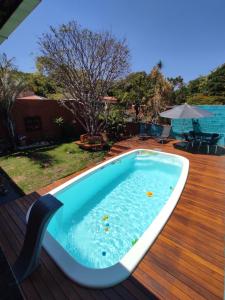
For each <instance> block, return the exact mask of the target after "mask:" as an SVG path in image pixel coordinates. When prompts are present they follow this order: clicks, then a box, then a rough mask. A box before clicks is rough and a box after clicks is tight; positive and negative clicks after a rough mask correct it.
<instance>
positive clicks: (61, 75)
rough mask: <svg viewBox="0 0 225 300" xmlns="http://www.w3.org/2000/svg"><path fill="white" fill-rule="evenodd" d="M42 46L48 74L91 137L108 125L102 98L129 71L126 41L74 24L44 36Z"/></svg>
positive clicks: (67, 105)
mask: <svg viewBox="0 0 225 300" xmlns="http://www.w3.org/2000/svg"><path fill="white" fill-rule="evenodd" d="M39 43H40V46H41V51H42V55H43V57H45V59H42V64H43V61H44V62H47V63H46V68H45V69H46V70H47V72H48V73H49V74H51V75H52V76H53V77H54V79H55V80H56V82H57V83H58V84H60V85H61V87H62V93H63V95H64V98H65V99H67V100H71V101H67V100H65V101H63V102H62V104H63V105H64V106H65V107H66V108H67V109H69V110H70V111H71V112H72V113H73V115H74V117H75V119H76V120H77V121H78V122H79V123H80V124H81V125H82V126H83V127H84V129H85V130H86V131H87V133H88V134H89V135H96V134H99V133H100V132H101V131H102V130H103V129H104V128H105V127H106V124H107V118H108V113H109V109H108V106H106V105H104V102H103V101H102V97H103V96H105V95H106V94H107V92H108V91H109V89H110V88H111V87H112V85H113V83H114V81H115V80H116V79H118V78H121V77H122V76H124V74H126V72H127V71H128V68H129V63H128V60H129V50H128V47H127V45H126V42H125V40H122V41H120V40H118V39H116V38H115V37H114V36H113V35H112V34H111V33H109V32H93V31H91V30H89V29H85V28H84V29H83V28H81V27H80V26H79V25H78V24H77V23H76V22H74V21H72V22H69V23H68V24H66V25H61V26H60V27H57V28H54V27H50V32H49V33H47V34H43V36H42V37H41V38H40V41H39Z"/></svg>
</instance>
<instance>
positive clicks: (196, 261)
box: [0, 138, 225, 300]
mask: <svg viewBox="0 0 225 300" xmlns="http://www.w3.org/2000/svg"><path fill="white" fill-rule="evenodd" d="M118 148H120V149H121V151H123V150H126V151H127V150H129V149H135V148H146V149H155V148H157V149H158V148H159V149H161V150H162V151H165V152H170V153H175V154H179V155H183V156H185V157H186V158H188V159H189V161H190V171H189V176H188V180H187V183H186V185H185V189H184V191H183V193H182V195H181V197H180V200H179V202H178V204H177V207H176V208H175V211H174V212H173V214H172V216H171V217H170V219H169V221H168V222H167V224H166V226H165V227H164V229H163V230H162V232H161V234H160V235H159V236H158V238H157V240H156V241H155V243H154V244H153V245H152V247H151V249H150V250H149V251H148V252H147V253H146V255H145V257H144V258H143V260H142V261H141V263H140V264H139V265H138V267H137V268H136V270H135V271H134V272H133V274H132V275H131V276H130V278H128V279H127V280H125V281H124V282H123V283H121V284H119V285H117V286H115V287H113V288H109V289H104V290H94V289H87V288H84V287H81V286H79V285H77V284H76V283H74V282H72V281H71V280H70V279H68V278H67V277H66V276H65V275H64V274H63V273H62V272H61V270H59V268H58V267H57V266H56V264H55V263H54V262H53V260H52V259H51V257H50V256H49V255H48V254H47V253H46V251H45V250H42V253H41V266H40V267H39V268H38V269H37V270H36V271H35V272H34V273H33V274H32V275H31V276H30V277H29V278H28V279H26V280H25V281H24V282H23V283H22V285H21V288H22V291H23V294H24V297H25V299H32V300H33V299H37V300H38V299H43V300H45V299H85V300H86V299H154V298H155V297H158V298H159V299H200V300H201V299H210V300H211V299H223V279H224V277H223V274H224V273H223V272H224V271H223V268H224V253H223V246H224V212H225V201H224V200H225V184H224V182H225V157H224V156H222V157H217V156H210V155H200V154H191V153H186V152H182V151H181V150H177V149H175V148H174V147H173V144H172V143H168V144H165V145H161V144H158V143H156V142H155V141H153V140H147V141H139V140H138V139H137V138H133V139H131V140H126V141H122V142H120V143H118ZM75 175H76V174H73V175H70V176H69V177H68V178H72V177H73V176H75ZM68 178H64V179H61V180H58V181H56V182H54V183H52V184H51V185H50V186H48V187H44V188H42V189H40V190H39V191H37V192H34V193H32V194H30V195H27V196H24V197H22V198H20V199H18V200H16V201H14V202H11V203H8V204H6V205H3V206H1V207H0V228H1V231H0V247H1V248H2V250H3V252H4V254H5V255H6V257H7V259H8V261H9V262H10V264H13V263H14V261H15V259H16V257H17V256H18V254H19V251H20V249H21V246H22V243H23V238H24V234H25V230H26V223H25V215H26V212H27V210H28V208H29V206H30V205H31V204H32V203H33V202H34V201H35V200H36V199H37V198H38V197H39V196H40V195H42V194H43V193H46V192H48V191H50V190H51V189H52V188H55V187H57V186H58V185H60V184H62V183H63V182H65V181H67V180H68ZM153 294H154V295H155V296H154V295H153Z"/></svg>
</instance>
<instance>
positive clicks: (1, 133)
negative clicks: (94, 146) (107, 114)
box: [0, 99, 83, 142]
mask: <svg viewBox="0 0 225 300" xmlns="http://www.w3.org/2000/svg"><path fill="white" fill-rule="evenodd" d="M33 117H38V118H39V119H40V121H41V122H40V124H41V126H40V128H39V129H36V130H28V129H27V128H26V126H25V119H26V118H33ZM57 117H62V118H63V120H64V124H66V126H65V127H66V128H67V129H65V130H64V131H62V130H61V129H60V128H59V127H58V126H57V125H56V124H55V122H54V120H55V119H56V118H57ZM13 119H14V122H15V130H16V134H17V136H26V137H27V141H28V142H33V141H38V140H44V139H49V138H58V137H60V136H61V135H62V134H66V133H68V134H72V135H74V136H75V135H77V136H78V135H80V134H81V133H83V129H82V127H81V126H80V125H79V124H77V123H74V118H73V115H72V113H71V112H70V111H68V110H67V109H66V108H64V107H62V106H61V105H60V103H59V102H58V101H55V100H28V99H26V100H19V99H17V100H16V102H15V105H14V107H13ZM4 137H6V131H5V129H4V126H3V124H2V120H1V119H0V138H4Z"/></svg>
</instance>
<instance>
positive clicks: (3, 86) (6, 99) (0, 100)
mask: <svg viewBox="0 0 225 300" xmlns="http://www.w3.org/2000/svg"><path fill="white" fill-rule="evenodd" d="M24 87H25V84H24V81H23V79H22V77H21V78H19V77H18V75H17V69H16V67H15V65H14V63H13V60H12V59H8V58H7V56H6V54H2V55H0V111H1V115H2V117H3V122H4V123H5V124H6V127H7V130H8V134H9V139H10V142H11V145H12V147H13V148H15V147H16V139H15V130H14V123H13V119H12V108H13V105H14V103H15V100H16V98H17V96H18V95H19V93H20V92H21V91H22V90H23V89H24Z"/></svg>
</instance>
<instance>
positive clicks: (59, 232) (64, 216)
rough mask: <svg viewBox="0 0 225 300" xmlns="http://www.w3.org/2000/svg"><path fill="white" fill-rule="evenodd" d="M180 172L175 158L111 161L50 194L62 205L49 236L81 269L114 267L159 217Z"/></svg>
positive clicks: (142, 155) (138, 155)
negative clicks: (83, 267) (53, 194)
mask: <svg viewBox="0 0 225 300" xmlns="http://www.w3.org/2000/svg"><path fill="white" fill-rule="evenodd" d="M181 170H182V162H181V161H180V160H179V158H177V157H171V156H168V155H166V154H164V153H158V152H151V151H136V152H133V153H131V154H129V155H127V156H124V157H122V158H119V159H117V160H114V161H113V162H111V163H110V164H107V165H105V166H103V167H101V168H100V169H97V170H95V171H94V172H91V173H89V174H88V175H86V176H85V177H83V178H81V179H79V180H78V181H75V182H74V183H72V184H70V185H68V186H67V187H66V188H64V189H62V190H60V191H58V192H56V193H55V197H57V198H58V199H59V200H60V201H62V202H63V203H64V206H63V207H62V208H61V209H60V210H59V212H57V214H56V215H55V217H54V218H53V219H52V221H51V223H50V224H49V226H48V232H49V233H50V234H51V236H52V237H53V238H54V239H55V240H56V241H57V242H58V243H59V244H60V245H61V246H62V247H63V248H64V249H65V250H66V251H67V252H68V254H69V255H70V256H72V257H73V258H74V259H75V260H76V261H77V262H79V263H80V264H81V265H84V266H86V267H88V268H92V269H104V268H107V267H110V266H113V265H115V264H116V263H118V262H119V261H120V260H121V258H122V257H124V255H125V254H126V253H127V252H128V251H129V250H130V249H131V248H132V247H133V246H134V245H135V244H136V243H137V241H138V240H139V238H140V237H141V236H142V234H143V233H144V232H145V230H146V229H147V228H148V227H149V225H150V224H151V223H152V222H153V220H154V219H155V218H156V216H157V215H158V214H159V212H160V210H161V209H162V207H163V206H164V205H165V203H166V202H167V200H168V199H169V197H170V195H171V194H172V192H173V190H174V188H175V186H176V184H177V181H178V179H179V177H180V174H181Z"/></svg>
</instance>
